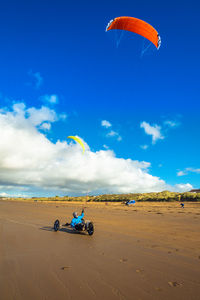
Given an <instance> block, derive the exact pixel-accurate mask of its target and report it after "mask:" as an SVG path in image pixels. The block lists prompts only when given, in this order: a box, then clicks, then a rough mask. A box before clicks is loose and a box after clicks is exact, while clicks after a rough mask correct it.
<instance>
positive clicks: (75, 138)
mask: <svg viewBox="0 0 200 300" xmlns="http://www.w3.org/2000/svg"><path fill="white" fill-rule="evenodd" d="M67 138H68V139H72V140H74V141H76V142H77V143H79V144H80V145H81V147H82V148H83V153H84V152H85V146H84V144H83V142H82V140H81V139H80V138H79V137H77V136H68V137H67Z"/></svg>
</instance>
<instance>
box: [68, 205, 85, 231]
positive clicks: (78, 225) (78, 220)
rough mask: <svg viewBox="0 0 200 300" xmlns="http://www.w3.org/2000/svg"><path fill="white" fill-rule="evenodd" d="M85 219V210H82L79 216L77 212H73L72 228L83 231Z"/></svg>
mask: <svg viewBox="0 0 200 300" xmlns="http://www.w3.org/2000/svg"><path fill="white" fill-rule="evenodd" d="M83 217H84V208H83V209H82V213H81V215H80V216H79V215H78V213H77V212H73V219H72V220H71V223H70V225H71V227H72V228H75V229H76V230H83V227H84V225H85V222H84V220H83Z"/></svg>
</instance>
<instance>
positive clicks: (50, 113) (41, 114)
mask: <svg viewBox="0 0 200 300" xmlns="http://www.w3.org/2000/svg"><path fill="white" fill-rule="evenodd" d="M26 113H27V115H28V119H29V121H30V122H31V123H32V124H33V125H34V126H37V125H40V124H42V123H43V122H44V121H49V122H55V121H56V120H57V115H56V113H55V111H54V110H52V109H49V108H48V107H46V106H42V107H41V108H40V109H37V108H35V107H31V108H29V109H27V110H26Z"/></svg>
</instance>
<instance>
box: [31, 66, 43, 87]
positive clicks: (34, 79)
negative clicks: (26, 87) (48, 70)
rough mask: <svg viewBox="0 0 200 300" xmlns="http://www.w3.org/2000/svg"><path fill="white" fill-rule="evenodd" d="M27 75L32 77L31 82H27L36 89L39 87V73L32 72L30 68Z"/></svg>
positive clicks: (40, 81)
mask: <svg viewBox="0 0 200 300" xmlns="http://www.w3.org/2000/svg"><path fill="white" fill-rule="evenodd" d="M28 75H29V76H30V77H31V78H32V83H29V84H31V85H33V86H34V87H35V88H36V89H39V88H40V87H41V85H42V84H43V77H42V76H41V74H40V73H39V72H35V73H34V72H33V71H32V70H30V71H29V72H28Z"/></svg>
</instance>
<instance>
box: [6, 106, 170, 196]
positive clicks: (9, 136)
mask: <svg viewBox="0 0 200 300" xmlns="http://www.w3.org/2000/svg"><path fill="white" fill-rule="evenodd" d="M36 112H37V113H38V115H39V116H40V113H41V111H39V112H38V110H37V109H36V108H29V109H27V110H26V109H25V106H24V105H22V104H15V106H14V108H13V110H12V111H7V112H6V111H5V112H4V113H0V136H1V139H0V186H1V187H4V191H5V190H6V188H7V189H8V188H9V187H10V186H13V188H16V189H19V188H20V189H21V188H22V189H23V188H28V189H29V190H30V189H32V191H34V189H40V190H46V191H48V192H49V191H53V192H56V191H60V192H61V191H62V192H63V193H68V194H73V193H74V194H82V193H86V192H87V191H88V190H90V191H92V192H93V193H125V192H147V191H161V190H163V189H166V184H165V182H164V181H163V180H161V179H159V178H158V177H155V176H152V175H150V174H149V172H148V168H149V166H150V163H147V162H139V161H137V160H131V159H123V158H117V157H116V156H115V154H114V152H113V151H111V150H100V151H97V152H92V151H91V150H90V148H89V146H88V145H87V144H86V143H85V147H86V152H85V154H84V155H83V154H82V149H81V147H80V145H79V144H78V143H70V141H69V142H68V141H67V140H66V141H63V142H61V141H57V142H56V143H55V144H54V143H52V142H51V141H50V140H48V139H47V137H46V136H45V135H44V134H42V133H41V132H40V131H39V130H38V129H37V127H36V126H38V125H41V124H42V123H45V122H47V123H48V122H49V119H51V120H52V121H54V120H55V117H54V114H52V113H51V112H49V111H48V112H47V110H44V109H43V110H42V112H43V113H42V116H40V117H38V118H36V116H35V115H36ZM45 118H46V120H45ZM1 190H2V188H1ZM29 190H28V191H29ZM4 191H3V190H2V192H4ZM27 193H28V192H27Z"/></svg>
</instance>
